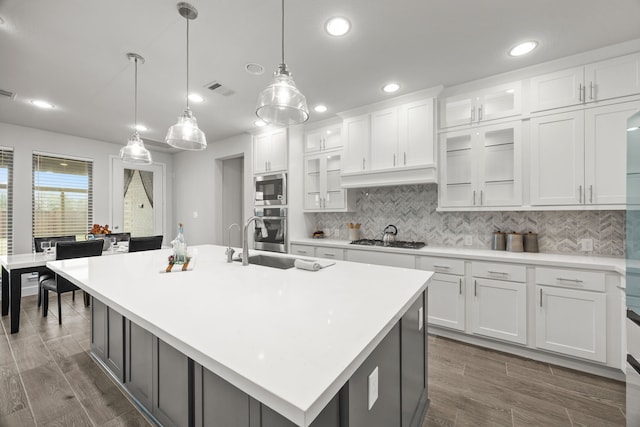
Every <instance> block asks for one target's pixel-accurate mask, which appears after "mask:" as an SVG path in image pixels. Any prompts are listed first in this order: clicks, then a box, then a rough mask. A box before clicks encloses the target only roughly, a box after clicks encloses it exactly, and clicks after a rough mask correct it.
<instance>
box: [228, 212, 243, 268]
mask: <svg viewBox="0 0 640 427" xmlns="http://www.w3.org/2000/svg"><path fill="white" fill-rule="evenodd" d="M234 226H236V227H238V231H241V230H240V226H239V225H238V224H236V223H235V222H234V223H233V224H231V225H230V226H229V237H228V239H229V240H227V243H228V245H229V246H228V247H227V251H226V252H225V254H226V255H227V262H231V261H233V254H234V253H235V251H234V250H233V248H232V247H231V229H232V228H233V227H234Z"/></svg>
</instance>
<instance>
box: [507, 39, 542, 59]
mask: <svg viewBox="0 0 640 427" xmlns="http://www.w3.org/2000/svg"><path fill="white" fill-rule="evenodd" d="M536 47H538V42H537V41H533V40H531V41H527V42H523V43H520V44H517V45H515V46H514V47H512V48H511V49H510V50H509V56H522V55H526V54H527V53H529V52H531V51H532V50H533V49H535V48H536Z"/></svg>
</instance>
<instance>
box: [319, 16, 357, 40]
mask: <svg viewBox="0 0 640 427" xmlns="http://www.w3.org/2000/svg"><path fill="white" fill-rule="evenodd" d="M324 29H325V31H326V32H327V33H329V34H330V35H332V36H336V37H340V36H344V35H345V34H347V33H348V32H349V30H350V29H351V22H349V20H348V19H347V18H343V17H341V16H336V17H333V18H331V19H329V20H328V21H327V23H326V24H324Z"/></svg>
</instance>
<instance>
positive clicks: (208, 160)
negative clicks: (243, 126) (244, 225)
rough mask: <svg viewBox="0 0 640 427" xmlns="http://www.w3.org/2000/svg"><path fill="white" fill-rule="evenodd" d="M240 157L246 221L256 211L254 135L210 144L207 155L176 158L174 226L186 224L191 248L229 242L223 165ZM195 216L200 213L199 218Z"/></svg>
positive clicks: (177, 155)
mask: <svg viewBox="0 0 640 427" xmlns="http://www.w3.org/2000/svg"><path fill="white" fill-rule="evenodd" d="M238 156H243V158H244V196H243V197H244V204H243V206H244V213H243V214H244V215H243V220H244V219H246V218H249V217H250V216H251V215H252V211H251V209H252V208H253V203H252V200H251V199H252V197H253V189H252V187H253V176H252V170H253V166H252V158H253V157H252V150H251V135H249V134H242V135H237V136H234V137H231V138H228V139H225V140H222V141H216V142H210V143H209V145H208V147H207V149H206V150H205V151H199V152H191V151H184V152H181V153H178V154H175V155H174V163H173V165H174V170H175V171H176V172H175V174H174V177H173V194H174V197H173V202H172V204H173V212H174V218H175V222H176V223H177V222H182V223H183V224H184V234H185V240H186V241H187V244H188V245H198V244H205V243H214V244H220V245H222V244H224V243H223V242H225V241H226V237H225V234H224V233H226V230H223V226H222V217H223V215H222V203H224V200H223V195H222V193H223V192H222V161H223V160H224V159H229V158H234V157H238ZM194 212H197V213H198V217H197V218H194V215H193V213H194ZM174 225H175V224H174ZM174 228H175V226H174ZM234 232H237V231H234ZM222 255H224V254H222Z"/></svg>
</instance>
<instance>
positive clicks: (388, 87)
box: [382, 83, 400, 93]
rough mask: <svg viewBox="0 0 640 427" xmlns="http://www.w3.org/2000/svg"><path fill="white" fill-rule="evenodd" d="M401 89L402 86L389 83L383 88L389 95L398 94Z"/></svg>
mask: <svg viewBox="0 0 640 427" xmlns="http://www.w3.org/2000/svg"><path fill="white" fill-rule="evenodd" d="M398 89H400V85H399V84H398V83H387V84H386V85H384V86H383V87H382V90H383V91H385V92H387V93H393V92H397V91H398Z"/></svg>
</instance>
